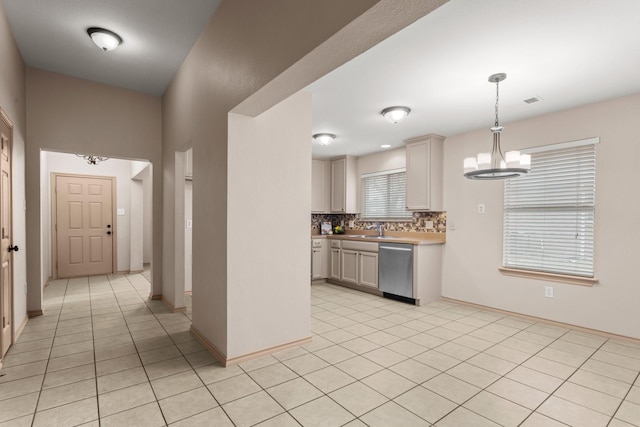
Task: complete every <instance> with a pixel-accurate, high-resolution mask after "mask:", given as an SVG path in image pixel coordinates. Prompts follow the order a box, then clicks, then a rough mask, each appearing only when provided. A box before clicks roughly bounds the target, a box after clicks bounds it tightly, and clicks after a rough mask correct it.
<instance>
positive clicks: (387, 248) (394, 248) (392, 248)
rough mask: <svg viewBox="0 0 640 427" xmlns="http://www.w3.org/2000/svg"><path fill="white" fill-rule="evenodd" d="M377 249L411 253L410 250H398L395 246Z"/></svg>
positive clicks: (381, 246)
mask: <svg viewBox="0 0 640 427" xmlns="http://www.w3.org/2000/svg"><path fill="white" fill-rule="evenodd" d="M379 249H385V250H387V251H401V252H411V251H412V250H413V249H412V248H398V247H395V246H383V245H380V247H379Z"/></svg>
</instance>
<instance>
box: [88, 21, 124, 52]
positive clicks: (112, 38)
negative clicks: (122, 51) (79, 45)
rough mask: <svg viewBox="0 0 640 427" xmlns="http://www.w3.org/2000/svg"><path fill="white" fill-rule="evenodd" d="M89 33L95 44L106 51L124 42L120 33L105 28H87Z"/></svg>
mask: <svg viewBox="0 0 640 427" xmlns="http://www.w3.org/2000/svg"><path fill="white" fill-rule="evenodd" d="M87 34H89V37H91V40H93V42H94V43H95V45H96V46H98V47H99V48H100V49H102V50H103V51H105V52H107V51H109V50H113V49H115V48H117V47H118V46H120V44H121V43H122V38H121V37H120V36H119V35H117V34H116V33H114V32H113V31H109V30H105V29H104V28H99V27H91V28H87Z"/></svg>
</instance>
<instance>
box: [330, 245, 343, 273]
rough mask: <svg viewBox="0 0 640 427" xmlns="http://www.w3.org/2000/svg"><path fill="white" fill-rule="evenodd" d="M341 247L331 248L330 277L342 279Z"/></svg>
mask: <svg viewBox="0 0 640 427" xmlns="http://www.w3.org/2000/svg"><path fill="white" fill-rule="evenodd" d="M340 251H341V250H340V249H336V248H331V255H330V258H331V260H330V262H329V264H330V267H329V277H331V278H332V279H335V280H340Z"/></svg>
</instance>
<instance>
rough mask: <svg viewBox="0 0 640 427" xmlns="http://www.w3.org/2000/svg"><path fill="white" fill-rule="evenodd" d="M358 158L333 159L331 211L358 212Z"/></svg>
mask: <svg viewBox="0 0 640 427" xmlns="http://www.w3.org/2000/svg"><path fill="white" fill-rule="evenodd" d="M357 194H358V165H357V158H356V157H352V156H344V157H340V158H337V159H333V160H332V161H331V212H335V213H357V212H358V206H357V204H358V195H357Z"/></svg>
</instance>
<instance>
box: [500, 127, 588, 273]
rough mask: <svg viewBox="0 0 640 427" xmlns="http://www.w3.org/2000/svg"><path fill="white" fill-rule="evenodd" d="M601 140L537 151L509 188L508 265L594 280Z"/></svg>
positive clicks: (506, 223) (505, 250)
mask: <svg viewBox="0 0 640 427" xmlns="http://www.w3.org/2000/svg"><path fill="white" fill-rule="evenodd" d="M597 142H598V140H597V138H593V139H589V140H584V141H576V142H572V143H566V144H557V145H553V146H547V147H541V148H538V149H532V150H530V151H528V152H530V153H531V173H529V174H528V175H525V176H523V177H520V178H516V179H511V180H507V181H506V183H505V187H504V242H503V265H504V267H507V268H515V269H521V270H533V271H542V272H548V273H558V274H567V275H573V276H582V277H593V229H594V219H595V178H596V149H595V147H596V146H595V144H596V143H597Z"/></svg>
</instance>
